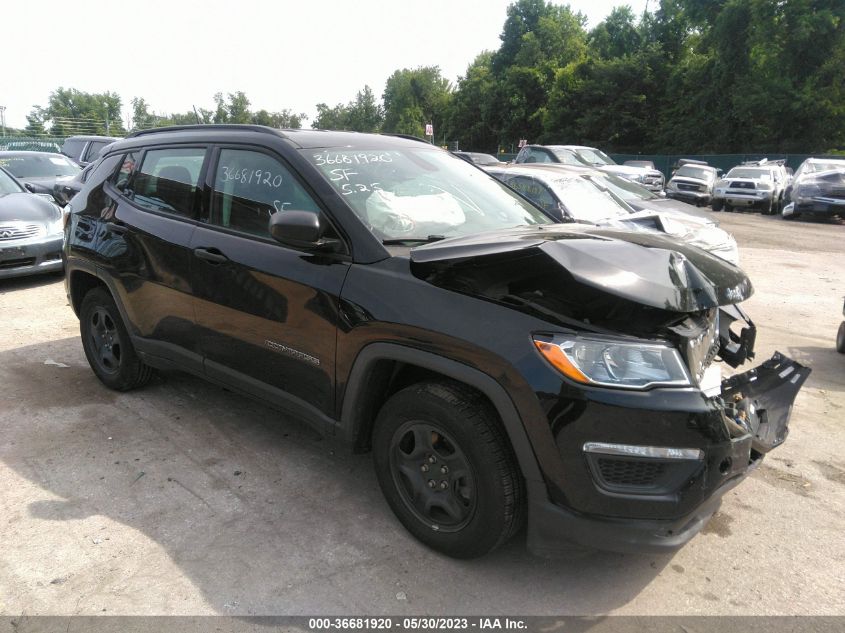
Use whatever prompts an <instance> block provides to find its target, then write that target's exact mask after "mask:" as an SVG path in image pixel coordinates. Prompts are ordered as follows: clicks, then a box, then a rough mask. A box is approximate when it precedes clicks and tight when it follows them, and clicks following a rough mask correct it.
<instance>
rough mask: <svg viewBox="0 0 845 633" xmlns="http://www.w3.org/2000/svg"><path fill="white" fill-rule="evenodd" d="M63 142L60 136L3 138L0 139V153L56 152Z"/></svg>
mask: <svg viewBox="0 0 845 633" xmlns="http://www.w3.org/2000/svg"><path fill="white" fill-rule="evenodd" d="M64 141H65V139H64V137H60V136H56V137H53V136H38V137H35V136H4V137H0V151H4V152H5V151H10V150H14V151H19V152H21V151H26V152H58V151H59V150H60V149H61V148H62V143H64Z"/></svg>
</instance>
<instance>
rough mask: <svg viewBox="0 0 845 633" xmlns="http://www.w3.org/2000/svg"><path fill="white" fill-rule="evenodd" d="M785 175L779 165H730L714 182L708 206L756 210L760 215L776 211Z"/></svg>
mask: <svg viewBox="0 0 845 633" xmlns="http://www.w3.org/2000/svg"><path fill="white" fill-rule="evenodd" d="M788 184H789V176H788V175H787V173H786V169H784V167H783V165H782V164H778V163H768V162H766V163H763V164H760V163H754V164H743V165H738V166H737V167H734V168H732V169H731V170H730V171H729V172H728V173H727V175H725V176H724V177H723V178H721V179H720V180H718V181H717V182H716V186H715V187H714V188H713V197H712V198H711V200H710V206H711V208H712V209H713V210H714V211H721V210H722V209H724V210H725V211H733V210H734V209H746V208H751V209H758V210H760V211H761V212H762V213H763V215H774V214H775V213H779V212H780V211H781V208H782V206H783V196H784V192H785V191H786V187H787V185H788Z"/></svg>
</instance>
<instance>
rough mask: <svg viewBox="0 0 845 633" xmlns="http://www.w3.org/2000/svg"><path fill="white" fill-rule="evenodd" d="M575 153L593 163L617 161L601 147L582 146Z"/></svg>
mask: <svg viewBox="0 0 845 633" xmlns="http://www.w3.org/2000/svg"><path fill="white" fill-rule="evenodd" d="M575 153H576V154H578V156H580V157H581V158H583V159H584V160H585V161H587V162H588V163H590V164H591V165H615V164H616V162H614V160H613V159H612V158H611V157H610V156H608V155H607V154H605V153H604V152H603V151H601V150H600V149H590V148H589V147H582V148H580V149H576V150H575Z"/></svg>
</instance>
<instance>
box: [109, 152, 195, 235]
mask: <svg viewBox="0 0 845 633" xmlns="http://www.w3.org/2000/svg"><path fill="white" fill-rule="evenodd" d="M127 158H129V157H128V156H127ZM204 160H205V149H203V148H197V147H189V148H175V149H159V150H149V151H147V153H146V154H144V159H143V163H141V167H140V168H139V169H138V170H137V173H136V174H135V176H134V179H133V181H132V183H131V191H130V190H129V189H126V186H125V185H124V191H125V192H126V193H127V195H130V197H131V198H132V200H133V202H135V204H137V205H139V206H141V207H145V208H147V209H152V210H154V211H166V212H168V213H175V214H177V215H181V216H185V217H191V218H192V217H194V216H195V207H196V203H197V183H198V182H199V178H200V172H201V171H202V164H203V161H204ZM122 173H123V168H121V175H119V176H118V182H119V181H120V179H121V176H122Z"/></svg>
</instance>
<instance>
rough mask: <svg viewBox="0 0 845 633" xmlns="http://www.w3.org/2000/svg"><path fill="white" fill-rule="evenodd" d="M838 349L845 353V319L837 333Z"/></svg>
mask: <svg viewBox="0 0 845 633" xmlns="http://www.w3.org/2000/svg"><path fill="white" fill-rule="evenodd" d="M836 351H837V352H839V353H840V354H845V321H843V322H842V323H840V324H839V331H838V332H837V333H836Z"/></svg>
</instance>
